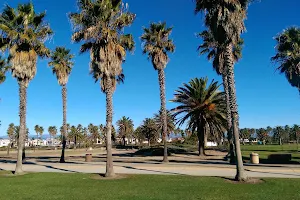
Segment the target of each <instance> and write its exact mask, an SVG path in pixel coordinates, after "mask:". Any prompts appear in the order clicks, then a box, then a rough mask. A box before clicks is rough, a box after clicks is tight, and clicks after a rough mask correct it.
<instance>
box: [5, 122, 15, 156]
mask: <svg viewBox="0 0 300 200" xmlns="http://www.w3.org/2000/svg"><path fill="white" fill-rule="evenodd" d="M7 136H8V139H9V144H8V145H7V155H9V149H10V147H11V146H13V145H12V144H13V142H14V140H15V125H14V124H13V123H11V124H9V125H8V129H7Z"/></svg>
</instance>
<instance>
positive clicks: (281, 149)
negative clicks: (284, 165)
mask: <svg viewBox="0 0 300 200" xmlns="http://www.w3.org/2000/svg"><path fill="white" fill-rule="evenodd" d="M241 149H242V154H243V157H244V159H245V160H249V159H250V154H251V153H252V152H255V153H258V154H259V158H260V159H261V161H262V162H266V163H267V158H268V155H270V154H284V153H289V154H292V162H291V163H297V162H300V152H299V151H298V150H297V145H295V144H284V145H241ZM275 162H276V161H275ZM278 164H280V163H278Z"/></svg>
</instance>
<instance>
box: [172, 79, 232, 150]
mask: <svg viewBox="0 0 300 200" xmlns="http://www.w3.org/2000/svg"><path fill="white" fill-rule="evenodd" d="M219 88H220V85H219V84H218V82H215V81H214V80H213V81H212V82H211V83H210V84H209V83H208V78H200V79H199V78H195V79H192V80H191V81H190V82H189V84H183V87H179V89H178V90H176V93H175V96H174V99H173V100H171V102H174V103H177V104H179V106H177V107H176V108H174V109H172V110H171V111H173V112H174V115H175V116H179V118H178V123H179V125H180V126H181V125H183V124H184V123H185V122H187V125H188V129H190V130H192V132H194V131H197V136H198V140H199V147H198V149H199V155H200V156H204V155H205V151H204V136H205V132H206V131H210V132H216V133H221V134H222V132H224V131H225V130H226V123H227V122H226V100H225V93H224V92H220V91H219Z"/></svg>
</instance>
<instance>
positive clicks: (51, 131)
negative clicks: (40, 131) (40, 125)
mask: <svg viewBox="0 0 300 200" xmlns="http://www.w3.org/2000/svg"><path fill="white" fill-rule="evenodd" d="M48 133H49V135H50V140H51V137H52V138H54V137H55V136H56V134H57V128H56V126H49V128H48ZM51 142H52V140H51ZM52 145H53V144H52Z"/></svg>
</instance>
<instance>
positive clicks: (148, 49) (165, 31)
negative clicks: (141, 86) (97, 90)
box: [141, 22, 175, 162]
mask: <svg viewBox="0 0 300 200" xmlns="http://www.w3.org/2000/svg"><path fill="white" fill-rule="evenodd" d="M172 29H173V28H168V27H167V25H166V23H165V22H163V23H161V22H159V23H151V24H150V27H149V28H144V33H143V35H142V36H141V40H142V42H143V43H144V44H143V53H144V54H148V58H149V59H151V61H152V64H153V67H154V69H155V70H157V71H158V81H159V88H160V102H161V104H160V112H161V115H162V121H163V129H162V133H163V134H162V135H163V137H162V138H163V142H164V158H163V162H168V149H167V141H166V137H167V134H168V133H167V131H168V125H167V123H168V122H167V110H166V91H165V90H166V83H165V82H166V80H165V71H164V69H165V68H166V66H167V64H168V62H169V57H168V53H169V52H171V53H173V52H174V51H175V45H174V43H173V40H171V39H170V38H169V37H170V35H171V32H172Z"/></svg>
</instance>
